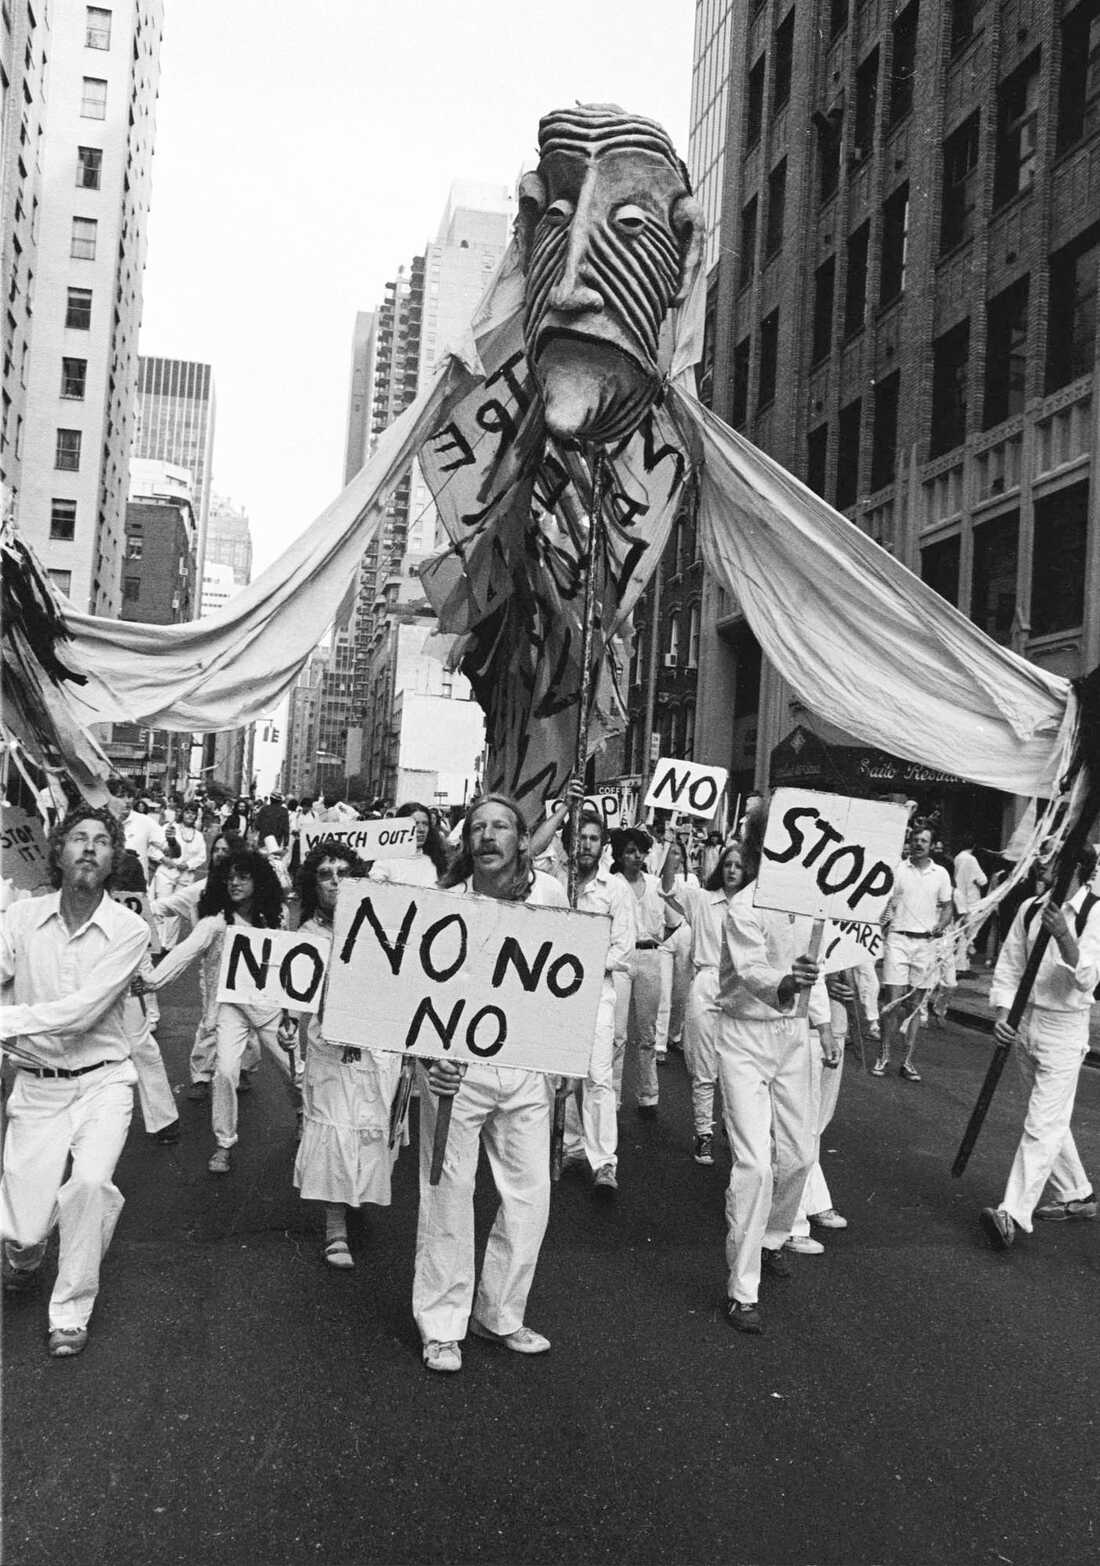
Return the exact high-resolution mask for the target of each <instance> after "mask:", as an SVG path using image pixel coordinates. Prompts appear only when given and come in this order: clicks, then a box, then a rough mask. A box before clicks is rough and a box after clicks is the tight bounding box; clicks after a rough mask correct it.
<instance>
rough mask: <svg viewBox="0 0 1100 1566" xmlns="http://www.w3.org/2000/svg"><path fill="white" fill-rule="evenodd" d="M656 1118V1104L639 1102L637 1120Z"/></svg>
mask: <svg viewBox="0 0 1100 1566" xmlns="http://www.w3.org/2000/svg"><path fill="white" fill-rule="evenodd" d="M656 1118H657V1106H656V1104H639V1105H638V1119H639V1120H656Z"/></svg>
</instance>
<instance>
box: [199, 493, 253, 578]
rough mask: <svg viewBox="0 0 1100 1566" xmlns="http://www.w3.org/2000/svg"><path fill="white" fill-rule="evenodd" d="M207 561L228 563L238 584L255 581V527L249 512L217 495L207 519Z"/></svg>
mask: <svg viewBox="0 0 1100 1566" xmlns="http://www.w3.org/2000/svg"><path fill="white" fill-rule="evenodd" d="M203 559H204V561H205V562H206V563H207V564H209V565H224V566H228V567H229V568H230V570H231V571H232V573H233V580H234V582H235V583H236V584H237V586H238V587H247V586H248V584H249V582H251V580H252V526H251V523H250V522H249V520H248V513H247V511H244V510H242V509H241V508H240V507H237V506H235V505H234V504H233V502H232V501H231V500H225V499H224V498H223V497H222V496H220V495H215V496H214V497H213V498H212V500H211V502H210V511H209V514H208V516H207V522H206V550H205V553H204V555H203Z"/></svg>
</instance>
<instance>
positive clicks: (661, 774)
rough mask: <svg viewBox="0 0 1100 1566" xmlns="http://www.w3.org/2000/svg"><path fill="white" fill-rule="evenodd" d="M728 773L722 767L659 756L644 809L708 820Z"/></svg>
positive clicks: (716, 805)
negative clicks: (674, 812)
mask: <svg viewBox="0 0 1100 1566" xmlns="http://www.w3.org/2000/svg"><path fill="white" fill-rule="evenodd" d="M728 776H729V774H728V773H727V771H726V769H725V767H704V766H700V765H699V763H698V762H695V761H676V760H674V759H673V758H672V757H671V756H662V757H661V758H660V760H659V761H658V762H657V765H656V766H655V767H654V769H653V777H652V779H651V780H650V784H649V793H648V794H647V795H646V797H645V799H644V800H643V801H642V805H643V808H644V809H645V810H675V811H678V812H679V813H680V815H685V816H699V817H701V818H702V820H704V821H709V820H710V818H711V817H712V816H713V815H714V813H715V812H716V811H717V809H718V801H719V800H720V799H721V797H722V793H723V790H724V789H725V786H726V778H727V777H728Z"/></svg>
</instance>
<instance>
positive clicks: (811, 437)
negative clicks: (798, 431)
mask: <svg viewBox="0 0 1100 1566" xmlns="http://www.w3.org/2000/svg"><path fill="white" fill-rule="evenodd" d="M828 460H829V426H828V425H827V424H819V425H818V426H817V429H816V430H811V431H810V433H809V434H808V435H807V436H806V483H807V485H808V486H809V488H810V489H812V490H813V492H814V494H815V495H820V496H821V498H822V500H824V499H825V482H826V473H827V471H828V470H827V463H828Z"/></svg>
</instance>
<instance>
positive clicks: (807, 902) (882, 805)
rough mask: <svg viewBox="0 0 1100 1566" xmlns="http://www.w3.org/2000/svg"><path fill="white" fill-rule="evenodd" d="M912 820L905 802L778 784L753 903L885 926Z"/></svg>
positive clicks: (819, 916) (812, 915)
mask: <svg viewBox="0 0 1100 1566" xmlns="http://www.w3.org/2000/svg"><path fill="white" fill-rule="evenodd" d="M908 819H909V816H908V811H907V810H906V808H905V806H904V805H893V804H888V803H886V802H884V801H881V800H871V799H849V798H848V797H847V796H846V795H844V794H819V793H816V792H814V791H812V790H809V789H798V788H780V789H776V791H775V793H774V794H773V795H772V802H771V808H770V809H769V811H768V824H767V828H766V830H765V833H764V847H763V853H762V855H761V859H760V873H759V875H758V876H757V878H756V890H755V892H754V894H753V903H754V905H755V906H756V907H757V908H777V909H780V910H782V911H783V912H784V913H796V914H809V916H810V917H811V918H813V919H837V920H859V921H860V922H862V923H864V924H881V922H882V918H883V915H884V913H885V912H886V904H887V902H888V900H889V897H890V893H891V892H892V891H893V889H894V868H895V866H896V865H897V864H898V863H899V861H900V859H901V850H902V845H903V844H904V842H905V828H906V824H907V822H908Z"/></svg>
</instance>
